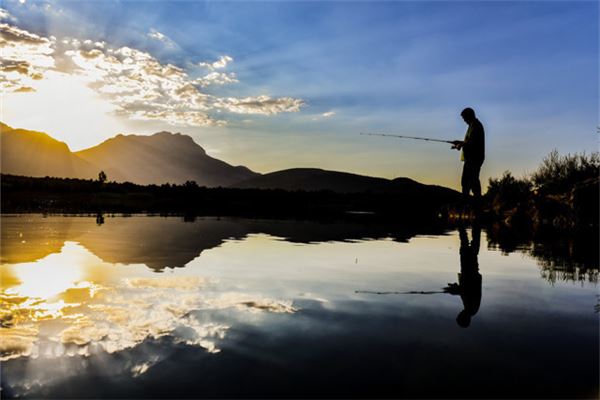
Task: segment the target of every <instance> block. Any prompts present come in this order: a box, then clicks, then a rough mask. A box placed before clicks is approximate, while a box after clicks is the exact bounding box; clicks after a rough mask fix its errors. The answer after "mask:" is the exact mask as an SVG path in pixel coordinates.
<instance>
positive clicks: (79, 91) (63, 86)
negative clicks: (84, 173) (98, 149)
mask: <svg viewBox="0 0 600 400" xmlns="http://www.w3.org/2000/svg"><path fill="white" fill-rule="evenodd" d="M33 83H34V85H35V86H34V87H33V89H35V91H34V92H27V93H4V94H3V101H2V103H3V109H2V116H1V117H0V119H1V120H2V121H3V122H5V123H7V124H8V125H10V126H13V127H14V128H25V129H31V130H37V131H41V132H46V133H49V134H50V135H51V136H52V137H54V138H56V139H58V140H60V141H64V142H66V143H67V144H68V145H69V147H70V149H71V150H72V151H76V150H81V149H83V148H87V147H91V146H95V145H97V144H99V143H100V142H102V141H103V140H105V139H108V138H109V137H112V136H114V135H115V134H116V133H117V132H123V131H125V130H126V128H125V125H123V123H122V122H120V121H119V119H118V117H117V116H115V115H113V114H112V113H113V112H114V111H115V106H114V105H111V104H110V102H108V101H106V100H104V99H102V98H101V97H100V96H99V95H98V94H97V93H96V92H95V91H94V90H93V89H91V88H90V87H88V86H87V81H86V79H85V78H84V77H81V76H77V75H68V74H64V73H61V72H56V71H48V72H47V73H46V74H45V77H44V79H42V80H38V81H35V82H33ZM82 121H84V122H85V123H84V124H82Z"/></svg>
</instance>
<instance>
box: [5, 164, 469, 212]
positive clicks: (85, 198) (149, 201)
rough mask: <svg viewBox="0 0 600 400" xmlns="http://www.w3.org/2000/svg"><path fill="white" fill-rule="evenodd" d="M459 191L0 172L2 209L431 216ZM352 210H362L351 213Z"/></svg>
mask: <svg viewBox="0 0 600 400" xmlns="http://www.w3.org/2000/svg"><path fill="white" fill-rule="evenodd" d="M458 196H459V194H458V193H457V192H454V191H452V190H449V189H446V188H440V190H436V188H433V189H431V188H427V190H424V191H422V192H421V191H419V190H413V191H411V192H410V193H405V192H403V191H400V190H398V191H374V190H365V191H361V192H355V193H341V192H334V191H332V190H319V191H303V190H296V191H286V190H282V189H240V188H222V187H218V188H207V187H203V186H198V185H197V184H196V182H194V181H187V182H185V183H184V184H181V185H172V184H163V185H160V186H159V185H147V186H142V185H137V184H133V183H116V182H104V183H102V182H101V181H100V180H85V179H68V178H51V177H45V178H32V177H22V176H15V175H2V199H1V201H2V212H5V213H6V212H42V213H47V212H50V213H94V214H96V213H100V212H105V213H114V212H117V213H136V212H142V213H144V212H150V213H165V214H169V213H173V214H188V215H244V216H257V217H261V216H265V217H266V216H268V217H318V218H329V217H331V218H339V217H341V216H346V217H348V218H351V216H353V217H352V218H355V219H356V218H361V217H362V218H364V216H365V215H372V216H373V218H389V217H401V218H403V219H412V220H421V221H425V220H435V219H437V216H438V214H439V211H440V210H441V209H442V208H443V207H444V206H446V205H447V204H449V203H452V202H455V201H457V199H458ZM356 211H361V212H365V213H363V214H360V213H353V212H356Z"/></svg>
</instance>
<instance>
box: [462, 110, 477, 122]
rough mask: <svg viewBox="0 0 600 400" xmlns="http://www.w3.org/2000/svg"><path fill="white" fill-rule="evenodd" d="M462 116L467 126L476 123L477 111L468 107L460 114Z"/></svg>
mask: <svg viewBox="0 0 600 400" xmlns="http://www.w3.org/2000/svg"><path fill="white" fill-rule="evenodd" d="M460 116H461V117H462V118H463V119H464V120H465V122H466V123H467V124H470V123H471V122H473V121H475V111H473V109H472V108H471V107H467V108H465V109H464V110H462V112H461V113H460Z"/></svg>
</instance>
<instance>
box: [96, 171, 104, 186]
mask: <svg viewBox="0 0 600 400" xmlns="http://www.w3.org/2000/svg"><path fill="white" fill-rule="evenodd" d="M98 182H100V183H104V182H106V174H105V173H104V171H100V173H99V174H98Z"/></svg>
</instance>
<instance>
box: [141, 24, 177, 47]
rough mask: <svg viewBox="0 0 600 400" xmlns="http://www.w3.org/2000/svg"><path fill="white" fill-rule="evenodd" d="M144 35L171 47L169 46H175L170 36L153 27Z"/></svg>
mask: <svg viewBox="0 0 600 400" xmlns="http://www.w3.org/2000/svg"><path fill="white" fill-rule="evenodd" d="M146 36H148V37H149V38H150V39H154V40H157V41H159V42H163V43H164V44H165V45H166V46H167V47H171V48H174V47H177V45H176V44H175V42H174V41H173V40H171V38H169V37H168V36H167V35H165V34H164V33H161V32H159V31H157V30H156V29H154V28H152V29H150V32H148V34H147V35H146Z"/></svg>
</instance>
